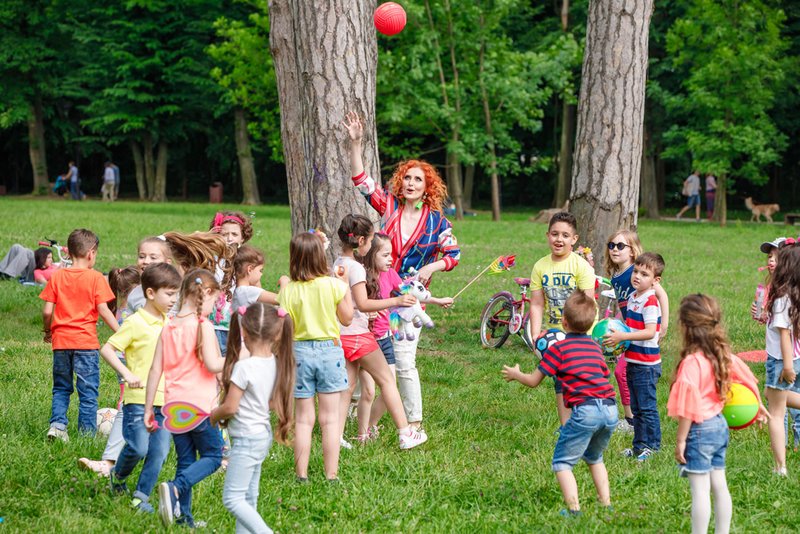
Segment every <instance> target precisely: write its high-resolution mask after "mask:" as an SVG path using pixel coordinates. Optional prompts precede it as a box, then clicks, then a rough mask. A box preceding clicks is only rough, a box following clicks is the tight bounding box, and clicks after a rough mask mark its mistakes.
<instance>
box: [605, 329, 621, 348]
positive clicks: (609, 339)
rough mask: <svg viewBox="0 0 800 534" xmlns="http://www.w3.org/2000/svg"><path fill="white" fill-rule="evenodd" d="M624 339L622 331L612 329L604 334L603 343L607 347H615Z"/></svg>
mask: <svg viewBox="0 0 800 534" xmlns="http://www.w3.org/2000/svg"><path fill="white" fill-rule="evenodd" d="M621 341H622V332H619V331H617V330H611V331H609V332H608V333H607V334H606V335H604V336H603V345H605V346H606V347H615V346H617V345H619V343H620V342H621Z"/></svg>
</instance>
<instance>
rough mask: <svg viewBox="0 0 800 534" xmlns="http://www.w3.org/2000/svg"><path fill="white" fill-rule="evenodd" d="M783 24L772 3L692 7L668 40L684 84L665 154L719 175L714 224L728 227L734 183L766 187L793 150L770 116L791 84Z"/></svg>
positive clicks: (675, 100) (672, 108) (674, 98)
mask: <svg viewBox="0 0 800 534" xmlns="http://www.w3.org/2000/svg"><path fill="white" fill-rule="evenodd" d="M783 21H784V14H783V11H782V10H780V9H779V8H777V7H775V6H774V5H773V3H771V2H766V1H761V0H754V1H750V2H742V1H740V0H722V1H715V0H693V2H692V3H691V5H690V7H689V8H688V10H687V12H686V16H684V17H682V18H680V19H678V20H677V21H676V22H675V24H674V25H673V27H672V28H671V29H670V31H669V34H668V36H667V49H668V51H669V52H670V55H671V57H672V61H673V67H674V68H675V69H677V70H678V72H679V73H680V74H681V76H682V83H681V84H680V88H679V89H678V90H677V91H676V92H674V93H672V94H671V95H669V96H668V98H667V109H668V110H669V112H670V116H671V117H672V118H673V120H675V121H676V123H675V124H674V126H673V127H672V128H670V129H669V130H668V131H667V133H666V134H665V141H666V143H667V149H666V150H665V153H664V155H665V157H672V158H685V157H686V155H689V156H690V158H691V161H692V166H693V167H694V168H696V169H697V170H699V171H700V172H703V173H706V172H710V173H713V174H715V175H716V176H717V195H716V207H715V210H714V218H715V219H716V220H717V221H719V222H720V223H721V224H723V225H724V224H725V223H726V221H727V195H726V193H727V192H728V190H731V189H732V188H733V187H734V186H735V183H736V182H735V180H736V179H740V180H747V181H750V182H752V183H754V184H757V185H761V184H765V183H766V182H767V181H768V175H767V173H766V168H767V166H768V165H770V164H773V163H776V162H778V161H779V160H780V154H781V151H782V149H783V148H784V146H785V144H786V138H785V136H784V135H783V134H782V133H781V132H780V131H779V130H778V128H777V127H776V126H775V123H774V121H773V119H772V118H771V117H770V116H769V112H770V110H771V108H772V107H773V105H774V104H775V99H776V91H777V90H779V89H780V88H781V86H782V83H783V80H784V72H783V69H782V67H783V63H782V61H781V56H782V54H783V51H784V50H785V48H786V46H787V43H786V41H785V39H784V38H783V37H782V36H781V31H782V27H783Z"/></svg>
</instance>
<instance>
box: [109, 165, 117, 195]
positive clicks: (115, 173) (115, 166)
mask: <svg viewBox="0 0 800 534" xmlns="http://www.w3.org/2000/svg"><path fill="white" fill-rule="evenodd" d="M109 163H111V169H112V170H113V171H114V197H113V200H117V199H118V198H119V167H117V164H116V163H114V162H113V161H110V162H109Z"/></svg>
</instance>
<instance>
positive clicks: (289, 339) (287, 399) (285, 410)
mask: <svg viewBox="0 0 800 534" xmlns="http://www.w3.org/2000/svg"><path fill="white" fill-rule="evenodd" d="M281 311H282V312H283V316H282V317H280V319H279V322H280V323H281V328H280V334H279V336H278V339H277V342H276V344H275V348H274V349H273V353H274V354H275V358H277V360H276V364H277V366H276V367H277V373H276V375H277V376H276V377H275V388H274V389H273V391H272V399H273V403H272V404H273V410H274V411H275V415H276V416H277V417H278V428H276V429H275V439H277V440H278V441H279V442H280V443H283V444H285V445H289V444H291V440H290V439H289V434H290V431H291V429H292V426H293V425H294V418H293V414H294V410H293V402H294V381H295V361H294V325H293V324H292V318H291V317H289V314H288V313H286V311H285V310H279V311H278V313H277V315H278V316H281V313H280V312H281Z"/></svg>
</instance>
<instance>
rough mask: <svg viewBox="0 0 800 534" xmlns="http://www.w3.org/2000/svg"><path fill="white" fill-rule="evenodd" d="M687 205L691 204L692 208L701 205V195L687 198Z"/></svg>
mask: <svg viewBox="0 0 800 534" xmlns="http://www.w3.org/2000/svg"><path fill="white" fill-rule="evenodd" d="M686 205H687V206H689V207H690V208H691V207H693V206H699V205H700V195H699V194H697V195H692V196H690V197H689V198H688V199H687V200H686Z"/></svg>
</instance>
